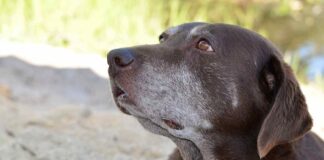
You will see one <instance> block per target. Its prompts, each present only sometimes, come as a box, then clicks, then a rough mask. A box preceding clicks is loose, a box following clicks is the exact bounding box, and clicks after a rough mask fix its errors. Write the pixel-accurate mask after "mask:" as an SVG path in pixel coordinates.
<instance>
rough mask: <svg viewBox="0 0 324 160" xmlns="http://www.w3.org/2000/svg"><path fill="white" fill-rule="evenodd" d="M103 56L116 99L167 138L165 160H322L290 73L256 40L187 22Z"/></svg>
mask: <svg viewBox="0 0 324 160" xmlns="http://www.w3.org/2000/svg"><path fill="white" fill-rule="evenodd" d="M159 39H160V43H159V44H154V45H141V46H135V47H129V48H121V49H115V50H112V51H110V53H109V55H108V63H109V75H110V82H111V86H112V92H113V96H114V100H115V102H116V104H117V106H118V107H119V108H120V110H121V111H122V112H124V113H126V114H130V115H132V116H134V117H136V118H137V120H138V121H139V122H140V123H141V124H142V125H143V126H144V128H146V129H147V130H149V131H151V132H153V133H156V134H160V135H163V136H166V137H169V138H170V139H171V140H173V141H174V142H175V143H176V145H177V149H176V150H175V151H174V152H173V154H172V155H171V156H170V159H185V160H201V159H204V160H260V159H262V160H322V159H323V160H324V143H323V142H322V140H321V139H320V138H319V137H317V136H316V135H315V134H314V133H312V132H309V130H310V129H311V127H312V119H311V117H310V115H309V112H308V110H307V105H306V103H305V98H304V96H303V93H302V92H301V90H300V87H299V85H298V82H297V81H296V78H295V76H294V74H293V72H292V70H291V68H290V67H289V66H288V65H287V64H286V63H285V62H284V61H283V59H282V57H281V55H280V52H279V51H278V50H277V49H276V48H275V47H274V46H273V44H271V43H270V42H269V41H268V40H266V39H265V38H263V37H261V36H260V35H258V34H257V33H254V32H252V31H249V30H246V29H243V28H240V27H238V26H233V25H226V24H208V23H186V24H182V25H179V26H176V27H171V28H169V29H167V30H166V31H165V32H163V33H162V34H161V35H160V37H159Z"/></svg>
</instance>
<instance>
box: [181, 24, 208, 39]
mask: <svg viewBox="0 0 324 160" xmlns="http://www.w3.org/2000/svg"><path fill="white" fill-rule="evenodd" d="M205 26H207V25H206V24H203V25H198V26H196V27H194V28H192V29H191V30H190V31H189V33H188V35H187V38H186V39H190V38H191V37H193V36H195V35H199V34H200V33H201V29H202V28H203V27H205ZM203 32H208V31H207V30H204V31H203ZM208 33H209V32H208Z"/></svg>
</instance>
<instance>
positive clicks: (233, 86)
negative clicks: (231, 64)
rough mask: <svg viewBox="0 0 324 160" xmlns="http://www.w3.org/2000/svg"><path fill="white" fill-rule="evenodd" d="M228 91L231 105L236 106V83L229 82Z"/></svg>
mask: <svg viewBox="0 0 324 160" xmlns="http://www.w3.org/2000/svg"><path fill="white" fill-rule="evenodd" d="M228 91H229V93H230V95H231V99H232V105H233V107H237V106H238V103H239V100H238V98H239V97H238V93H237V87H236V84H235V83H234V82H231V83H230V84H229V86H228Z"/></svg>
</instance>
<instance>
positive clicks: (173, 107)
mask: <svg viewBox="0 0 324 160" xmlns="http://www.w3.org/2000/svg"><path fill="white" fill-rule="evenodd" d="M142 69H143V70H142V72H141V73H140V74H138V76H137V82H136V83H137V84H136V86H137V88H138V89H137V90H138V91H137V92H138V94H137V98H136V100H137V101H138V105H139V106H140V107H142V108H143V111H144V112H145V113H144V114H145V115H146V116H147V117H148V118H150V119H151V120H152V121H154V122H155V123H158V124H160V125H161V126H163V127H165V128H168V126H167V125H164V124H163V122H162V121H161V120H162V119H167V120H173V121H175V122H177V123H179V124H180V125H182V126H184V128H185V130H186V133H184V132H183V133H182V132H181V134H184V135H185V136H186V137H187V136H188V135H190V134H189V133H190V131H189V130H188V129H189V128H192V130H197V129H198V128H210V127H211V126H212V125H211V123H210V122H209V121H208V120H206V119H205V118H206V115H207V112H208V111H207V110H206V109H205V107H206V102H207V99H208V96H206V95H204V94H205V93H204V92H203V90H202V87H201V82H200V81H199V79H198V78H197V77H195V76H194V75H193V74H192V73H191V72H190V71H189V69H188V68H187V67H186V66H185V65H180V66H173V67H170V68H164V69H163V68H157V66H152V65H149V64H144V66H143V67H142ZM186 127H188V129H186ZM168 129H170V128H168ZM191 132H193V131H191ZM195 132H197V131H195ZM175 134H176V133H175Z"/></svg>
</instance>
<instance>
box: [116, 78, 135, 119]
mask: <svg viewBox="0 0 324 160" xmlns="http://www.w3.org/2000/svg"><path fill="white" fill-rule="evenodd" d="M112 91H113V96H114V98H115V102H116V105H117V107H118V108H119V109H120V110H121V111H122V112H123V113H125V114H128V115H131V114H130V112H129V111H128V110H127V109H126V108H125V107H123V105H122V104H121V101H127V100H128V99H129V98H128V94H127V93H126V92H125V91H124V90H123V89H122V88H121V87H119V86H118V85H116V84H114V85H112Z"/></svg>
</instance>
